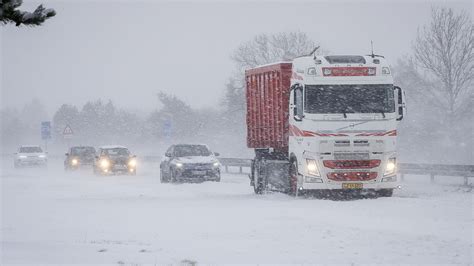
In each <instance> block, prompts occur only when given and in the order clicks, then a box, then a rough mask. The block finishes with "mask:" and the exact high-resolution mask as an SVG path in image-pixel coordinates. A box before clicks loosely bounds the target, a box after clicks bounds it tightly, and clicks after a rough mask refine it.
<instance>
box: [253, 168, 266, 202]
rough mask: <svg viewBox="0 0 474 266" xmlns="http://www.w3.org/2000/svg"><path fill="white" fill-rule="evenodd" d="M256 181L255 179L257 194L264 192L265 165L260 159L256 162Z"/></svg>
mask: <svg viewBox="0 0 474 266" xmlns="http://www.w3.org/2000/svg"><path fill="white" fill-rule="evenodd" d="M253 165H254V170H253V171H254V181H253V191H254V192H255V194H263V192H264V191H265V187H266V184H265V180H264V179H265V177H264V175H263V167H262V166H261V163H260V161H256V162H255V163H254V164H253Z"/></svg>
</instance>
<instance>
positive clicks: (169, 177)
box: [160, 144, 221, 183]
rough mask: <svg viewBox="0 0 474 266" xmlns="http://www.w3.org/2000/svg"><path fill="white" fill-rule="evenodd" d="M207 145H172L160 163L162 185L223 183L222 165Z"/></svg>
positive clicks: (217, 154)
mask: <svg viewBox="0 0 474 266" xmlns="http://www.w3.org/2000/svg"><path fill="white" fill-rule="evenodd" d="M216 156H219V153H213V152H211V151H210V150H209V148H208V147H207V146H206V145H195V144H178V145H172V146H171V147H169V148H168V150H167V151H166V153H165V157H164V159H163V160H162V162H161V163H160V181H161V182H162V183H168V182H172V183H174V182H179V181H189V182H193V181H194V182H196V181H216V182H220V181H221V172H220V163H219V161H218V160H217V158H216Z"/></svg>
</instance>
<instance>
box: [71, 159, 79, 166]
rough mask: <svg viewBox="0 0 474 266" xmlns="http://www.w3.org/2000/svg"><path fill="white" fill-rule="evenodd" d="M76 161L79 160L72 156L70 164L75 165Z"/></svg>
mask: <svg viewBox="0 0 474 266" xmlns="http://www.w3.org/2000/svg"><path fill="white" fill-rule="evenodd" d="M78 163H79V160H78V159H76V158H74V159H72V160H71V164H72V165H77V164H78Z"/></svg>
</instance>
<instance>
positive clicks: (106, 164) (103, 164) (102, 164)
mask: <svg viewBox="0 0 474 266" xmlns="http://www.w3.org/2000/svg"><path fill="white" fill-rule="evenodd" d="M109 166H110V162H109V160H107V159H102V160H100V167H102V168H103V169H107V168H109Z"/></svg>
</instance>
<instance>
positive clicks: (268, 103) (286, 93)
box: [245, 62, 292, 153]
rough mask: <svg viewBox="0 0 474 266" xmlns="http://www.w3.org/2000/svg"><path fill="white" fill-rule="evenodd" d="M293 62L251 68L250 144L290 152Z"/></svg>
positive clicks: (248, 78) (249, 84)
mask: <svg viewBox="0 0 474 266" xmlns="http://www.w3.org/2000/svg"><path fill="white" fill-rule="evenodd" d="M291 67H292V63H290V62H279V63H275V64H271V65H265V66H261V67H257V68H253V69H250V70H247V71H246V72H245V78H246V82H247V91H246V97H247V146H248V147H249V148H253V149H268V148H270V149H275V150H278V151H280V152H282V153H287V152H288V126H289V125H288V102H289V97H290V79H291Z"/></svg>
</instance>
